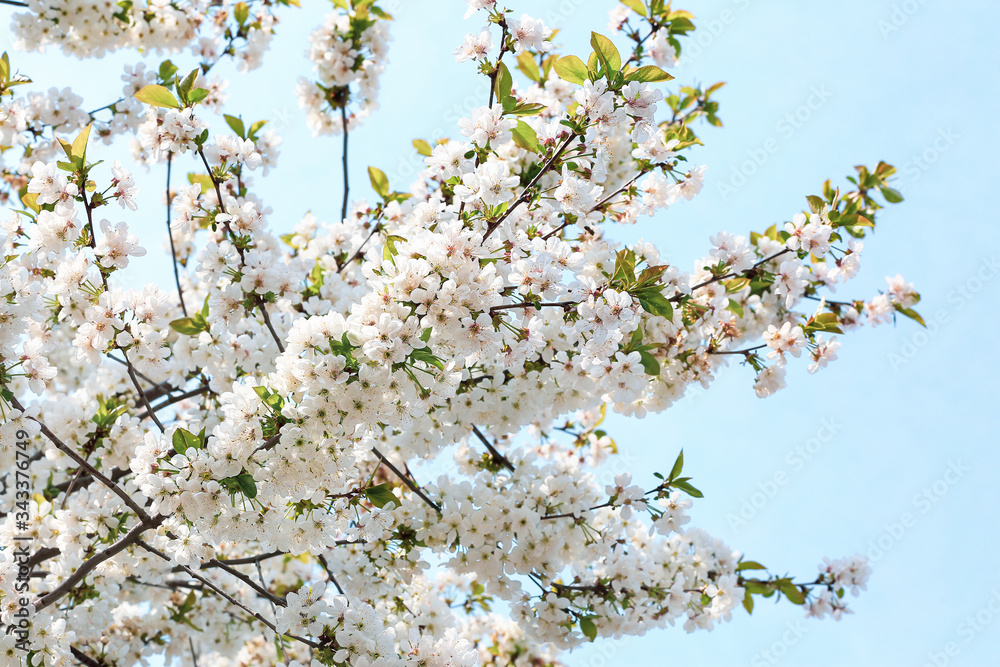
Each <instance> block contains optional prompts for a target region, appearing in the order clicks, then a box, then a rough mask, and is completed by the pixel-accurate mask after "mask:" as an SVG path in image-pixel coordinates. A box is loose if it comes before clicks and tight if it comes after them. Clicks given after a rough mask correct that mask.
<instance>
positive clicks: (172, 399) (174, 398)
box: [136, 384, 208, 421]
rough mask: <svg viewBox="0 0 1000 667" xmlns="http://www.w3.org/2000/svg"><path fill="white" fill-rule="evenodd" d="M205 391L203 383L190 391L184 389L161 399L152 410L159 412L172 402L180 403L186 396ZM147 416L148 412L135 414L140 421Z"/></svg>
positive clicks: (206, 386) (189, 396) (190, 396)
mask: <svg viewBox="0 0 1000 667" xmlns="http://www.w3.org/2000/svg"><path fill="white" fill-rule="evenodd" d="M207 392H208V385H205V384H203V385H199V386H198V387H195V388H194V389H191V390H190V391H186V392H184V393H183V394H178V395H177V396H171V397H170V398H165V399H163V401H161V402H160V403H157V404H156V405H154V406H153V412H159V411H160V410H162V409H163V408H165V407H167V406H170V405H173V404H174V403H180V402H181V401H183V400H186V399H188V398H193V397H195V396H199V395H201V394H204V393H207ZM148 416H149V413H148V412H142V413H140V414H139V415H137V416H136V419H138V420H140V421H142V420H143V419H145V418H146V417H148Z"/></svg>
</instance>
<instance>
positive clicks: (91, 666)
mask: <svg viewBox="0 0 1000 667" xmlns="http://www.w3.org/2000/svg"><path fill="white" fill-rule="evenodd" d="M0 4H7V5H13V4H14V3H13V2H11V1H10V0H0ZM69 652H70V653H71V654H72V655H73V657H74V658H76V660H77V661H78V662H79V663H80V664H81V665H86V667H104V664H103V663H100V662H97V661H96V660H94V659H93V658H91V657H90V656H89V655H87V654H86V653H84V652H82V651H81V650H80V649H78V648H77V647H75V646H70V647H69Z"/></svg>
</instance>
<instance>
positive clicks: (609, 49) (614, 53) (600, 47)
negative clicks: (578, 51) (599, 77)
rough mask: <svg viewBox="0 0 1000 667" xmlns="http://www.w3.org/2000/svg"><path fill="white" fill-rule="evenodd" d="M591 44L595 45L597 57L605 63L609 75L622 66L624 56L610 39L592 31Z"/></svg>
mask: <svg viewBox="0 0 1000 667" xmlns="http://www.w3.org/2000/svg"><path fill="white" fill-rule="evenodd" d="M590 45H591V46H592V47H594V51H595V52H596V53H597V57H598V58H600V59H601V62H602V63H604V68H605V69H606V70H607V72H608V75H609V76H610V75H611V74H613V73H615V72H617V71H618V70H620V69H621V68H622V57H621V55H620V54H619V53H618V49H617V47H615V44H614V42H612V41H611V40H610V39H608V38H607V37H605V36H604V35H599V34H598V33H596V32H592V33H590Z"/></svg>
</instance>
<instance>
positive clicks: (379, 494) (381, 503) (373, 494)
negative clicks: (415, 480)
mask: <svg viewBox="0 0 1000 667" xmlns="http://www.w3.org/2000/svg"><path fill="white" fill-rule="evenodd" d="M365 496H366V497H367V498H368V500H369V502H371V504H372V505H374V506H375V507H385V506H386V505H388V504H389V503H396V504H397V505H398V504H399V499H398V498H396V496H395V495H393V493H392V487H391V486H389V485H388V484H379V485H378V486H371V487H368V488H367V489H365Z"/></svg>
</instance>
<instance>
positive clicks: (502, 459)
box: [472, 426, 514, 472]
mask: <svg viewBox="0 0 1000 667" xmlns="http://www.w3.org/2000/svg"><path fill="white" fill-rule="evenodd" d="M472 432H473V433H475V434H476V437H477V438H479V440H480V442H482V443H483V444H484V445H486V449H488V450H489V451H490V455H491V456H493V461H494V463H499V464H500V465H502V466H503V467H504V468H506V469H507V470H510V471H511V472H514V464H513V463H511V462H510V461H509V460H508V459H507V457H506V456H504V455H503V454H501V453H500V452H499V451H497V449H496V447H494V446H493V445H492V444H490V441H489V440H487V439H486V436H485V435H483V433H482V431H480V430H479V427H478V426H473V427H472Z"/></svg>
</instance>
